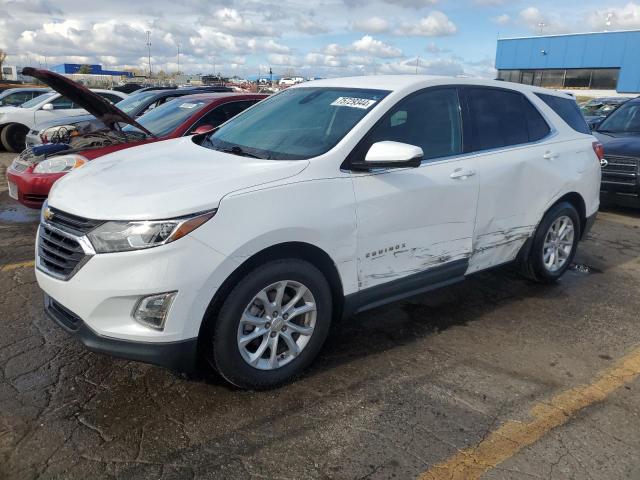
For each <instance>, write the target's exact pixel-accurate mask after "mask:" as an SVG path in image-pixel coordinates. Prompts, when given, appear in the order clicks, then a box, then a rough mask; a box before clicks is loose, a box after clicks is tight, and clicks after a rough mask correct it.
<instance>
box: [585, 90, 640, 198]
mask: <svg viewBox="0 0 640 480" xmlns="http://www.w3.org/2000/svg"><path fill="white" fill-rule="evenodd" d="M593 134H594V135H595V136H596V138H597V139H598V140H599V141H600V142H602V145H603V146H604V158H603V159H602V188H601V197H602V199H603V200H604V201H607V202H612V203H618V204H621V205H626V206H632V207H640V98H634V99H632V100H629V101H628V102H626V103H625V104H624V105H622V106H620V107H619V108H618V109H616V111H614V112H613V113H612V114H611V115H609V116H608V117H607V118H606V119H605V120H603V121H602V123H600V125H598V127H597V128H596V129H595V130H594V131H593Z"/></svg>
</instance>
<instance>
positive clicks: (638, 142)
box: [593, 131, 640, 157]
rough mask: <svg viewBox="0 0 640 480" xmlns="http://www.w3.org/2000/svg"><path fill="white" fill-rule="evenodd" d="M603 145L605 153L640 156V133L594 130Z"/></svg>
mask: <svg viewBox="0 0 640 480" xmlns="http://www.w3.org/2000/svg"><path fill="white" fill-rule="evenodd" d="M593 134H594V135H595V137H596V138H597V139H598V140H600V142H601V143H602V145H604V153H605V155H626V156H631V157H638V156H640V133H604V132H598V131H594V132H593Z"/></svg>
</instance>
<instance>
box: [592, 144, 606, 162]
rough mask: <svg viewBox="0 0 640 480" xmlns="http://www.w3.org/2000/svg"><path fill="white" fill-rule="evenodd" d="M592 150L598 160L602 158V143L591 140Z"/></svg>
mask: <svg viewBox="0 0 640 480" xmlns="http://www.w3.org/2000/svg"><path fill="white" fill-rule="evenodd" d="M592 146H593V151H594V152H595V153H596V156H597V157H598V160H602V159H603V158H604V145H602V144H601V143H600V142H593V143H592Z"/></svg>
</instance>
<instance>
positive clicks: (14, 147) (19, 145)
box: [0, 123, 29, 153]
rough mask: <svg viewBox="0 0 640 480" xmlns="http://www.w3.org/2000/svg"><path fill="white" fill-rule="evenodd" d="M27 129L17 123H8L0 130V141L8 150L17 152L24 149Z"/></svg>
mask: <svg viewBox="0 0 640 480" xmlns="http://www.w3.org/2000/svg"><path fill="white" fill-rule="evenodd" d="M27 133H29V129H28V128H27V127H25V126H24V125H20V124H19V123H10V124H9V125H7V126H6V127H4V128H3V129H2V132H0V142H2V146H3V147H4V148H5V150H7V151H8V152H14V153H19V152H21V151H22V150H24V149H25V140H26V138H27Z"/></svg>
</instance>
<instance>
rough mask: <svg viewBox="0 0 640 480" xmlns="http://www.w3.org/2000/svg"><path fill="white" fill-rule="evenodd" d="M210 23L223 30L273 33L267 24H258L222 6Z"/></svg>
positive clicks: (254, 33) (238, 32)
mask: <svg viewBox="0 0 640 480" xmlns="http://www.w3.org/2000/svg"><path fill="white" fill-rule="evenodd" d="M211 25H212V26H215V27H217V28H220V29H222V30H224V31H227V32H231V33H236V34H242V35H257V36H266V35H274V34H275V31H274V29H273V28H272V27H271V26H270V25H268V24H258V23H255V22H254V21H253V20H250V19H247V18H245V17H243V16H242V15H240V13H238V11H237V10H235V9H233V8H222V9H220V10H218V11H216V12H215V14H214V15H213V18H212V19H211Z"/></svg>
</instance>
